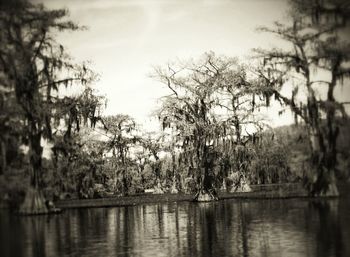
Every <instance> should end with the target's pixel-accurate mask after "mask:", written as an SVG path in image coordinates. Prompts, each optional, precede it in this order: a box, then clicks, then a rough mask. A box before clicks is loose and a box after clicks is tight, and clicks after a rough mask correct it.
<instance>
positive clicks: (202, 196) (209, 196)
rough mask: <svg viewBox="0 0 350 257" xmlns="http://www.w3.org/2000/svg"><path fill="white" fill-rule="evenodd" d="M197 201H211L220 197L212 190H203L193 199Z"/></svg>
mask: <svg viewBox="0 0 350 257" xmlns="http://www.w3.org/2000/svg"><path fill="white" fill-rule="evenodd" d="M193 200H194V201H195V202H211V201H216V200H219V198H218V197H217V196H216V195H214V194H213V193H211V192H208V191H204V190H201V191H200V192H198V193H197V194H196V196H195V197H194V199H193Z"/></svg>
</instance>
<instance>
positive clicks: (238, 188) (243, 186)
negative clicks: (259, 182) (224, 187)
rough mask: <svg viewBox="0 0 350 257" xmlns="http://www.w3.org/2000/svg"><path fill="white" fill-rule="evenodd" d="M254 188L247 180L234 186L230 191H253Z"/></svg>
mask: <svg viewBox="0 0 350 257" xmlns="http://www.w3.org/2000/svg"><path fill="white" fill-rule="evenodd" d="M251 191H252V189H251V187H250V186H249V184H248V183H247V182H241V183H240V184H239V185H238V186H235V187H232V189H231V190H230V193H242V192H245V193H246V192H251Z"/></svg>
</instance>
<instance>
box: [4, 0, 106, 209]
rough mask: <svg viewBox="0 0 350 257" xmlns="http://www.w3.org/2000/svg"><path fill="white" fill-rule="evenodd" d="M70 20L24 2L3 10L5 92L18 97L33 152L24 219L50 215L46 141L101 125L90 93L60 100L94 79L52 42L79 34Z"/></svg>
mask: <svg viewBox="0 0 350 257" xmlns="http://www.w3.org/2000/svg"><path fill="white" fill-rule="evenodd" d="M66 16H67V11H66V10H62V9H60V10H48V9H46V8H45V7H44V6H43V5H40V4H39V5H37V4H32V3H30V2H28V1H24V0H23V1H20V0H17V1H5V2H3V1H2V2H1V5H0V35H1V36H0V74H1V77H2V78H3V79H2V80H1V86H2V87H4V88H7V89H9V90H12V91H13V92H14V95H15V99H16V102H17V104H18V105H19V106H20V108H21V113H22V115H23V119H21V124H22V126H23V128H25V129H24V133H23V138H22V142H23V143H25V144H27V145H28V147H29V152H28V154H29V156H30V164H31V168H30V177H31V186H30V188H29V190H28V192H27V194H26V198H25V200H24V203H23V204H22V206H21V208H20V211H21V212H22V213H43V212H44V213H45V212H47V208H46V206H45V204H44V202H45V199H44V197H43V194H42V193H41V189H42V187H43V183H42V175H43V174H42V153H43V147H42V145H41V143H42V141H43V139H46V140H49V141H50V140H53V136H54V134H55V133H63V134H64V135H65V136H66V137H69V136H70V135H71V133H72V131H73V130H79V127H80V125H81V124H82V123H83V122H86V121H87V120H90V121H91V125H94V124H95V123H96V121H97V120H98V118H97V116H98V109H99V107H100V102H99V101H98V99H96V98H95V97H93V95H92V94H91V91H89V89H85V93H83V94H82V95H81V96H78V97H73V96H72V97H71V96H63V95H62V94H60V91H61V90H62V89H63V88H64V87H77V88H79V89H81V90H84V88H88V86H89V84H90V83H91V82H92V81H93V80H94V79H95V78H96V75H95V74H94V73H93V72H92V71H91V70H90V69H88V68H87V66H86V65H76V64H73V63H72V62H71V59H70V58H69V56H68V55H67V53H66V52H65V49H64V47H63V46H62V45H61V44H59V43H58V42H56V40H55V38H54V33H56V32H57V31H58V32H59V31H65V30H71V31H74V30H77V29H79V27H78V26H77V25H75V24H74V23H73V22H71V21H69V20H67V19H66ZM57 131H59V132H57Z"/></svg>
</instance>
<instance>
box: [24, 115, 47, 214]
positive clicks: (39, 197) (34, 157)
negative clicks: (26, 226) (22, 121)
mask: <svg viewBox="0 0 350 257" xmlns="http://www.w3.org/2000/svg"><path fill="white" fill-rule="evenodd" d="M38 127H39V126H38V124H36V122H35V121H32V122H31V134H30V142H29V154H30V169H31V170H30V176H31V177H30V187H29V189H28V190H27V192H26V195H25V198H24V202H23V203H22V204H21V205H20V208H19V213H21V214H43V213H48V209H47V207H46V203H45V202H46V201H45V198H44V195H43V193H42V191H41V187H42V152H43V148H42V147H41V145H40V141H41V133H40V132H38V130H39V128H38Z"/></svg>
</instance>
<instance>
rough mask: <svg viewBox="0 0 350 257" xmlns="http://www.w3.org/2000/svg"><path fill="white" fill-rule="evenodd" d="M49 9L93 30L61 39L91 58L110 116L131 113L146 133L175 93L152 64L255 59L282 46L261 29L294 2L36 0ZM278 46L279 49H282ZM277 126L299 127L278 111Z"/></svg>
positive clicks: (77, 55)
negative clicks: (204, 57) (159, 106)
mask: <svg viewBox="0 0 350 257" xmlns="http://www.w3.org/2000/svg"><path fill="white" fill-rule="evenodd" d="M34 2H43V3H44V4H45V6H47V7H48V8H68V9H69V11H70V18H71V20H73V21H74V22H76V23H78V24H80V25H84V26H87V27H88V30H84V31H78V32H73V33H63V34H60V35H59V37H58V41H59V42H61V43H62V44H63V45H64V46H65V47H66V48H67V49H68V51H69V53H70V54H71V55H72V57H73V58H74V59H75V60H76V61H79V62H80V61H84V60H90V61H92V68H93V69H94V70H95V71H96V72H98V73H99V74H100V76H101V78H100V81H99V82H97V83H96V86H95V88H96V89H97V90H98V91H99V92H100V93H101V94H102V95H106V96H107V98H108V106H107V109H106V111H105V114H117V113H124V114H129V115H131V116H132V117H134V118H135V119H136V121H137V122H139V123H143V124H144V126H145V128H148V129H150V128H154V125H152V124H154V122H153V123H152V122H150V118H149V115H150V114H151V113H152V111H153V110H154V109H155V108H156V103H157V99H158V98H159V97H161V96H163V95H165V94H169V91H168V90H167V89H166V88H165V86H163V85H162V84H160V83H159V82H157V81H156V80H154V79H152V78H150V77H149V74H150V73H151V72H152V66H158V65H165V64H166V63H167V62H169V61H173V60H176V59H177V58H180V59H188V58H197V57H199V56H200V55H201V54H203V53H204V52H206V51H211V50H212V51H214V52H215V53H216V54H218V55H221V54H223V55H227V56H239V57H244V55H247V54H249V50H250V49H251V48H254V47H263V48H268V47H272V46H276V45H277V43H278V41H276V39H275V38H273V37H272V36H271V35H269V34H266V33H257V32H256V31H255V28H256V27H257V26H262V25H266V26H269V25H271V24H272V22H273V21H275V20H281V19H282V18H283V17H285V16H286V11H287V8H288V6H287V1H286V0H45V1H44V0H35V1H34ZM277 46H278V45H277ZM270 111H271V112H270V114H269V117H270V118H271V121H272V125H273V126H278V125H283V124H287V123H290V122H292V120H291V119H290V116H288V115H286V116H285V115H283V116H278V115H277V108H273V107H272V108H270Z"/></svg>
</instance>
